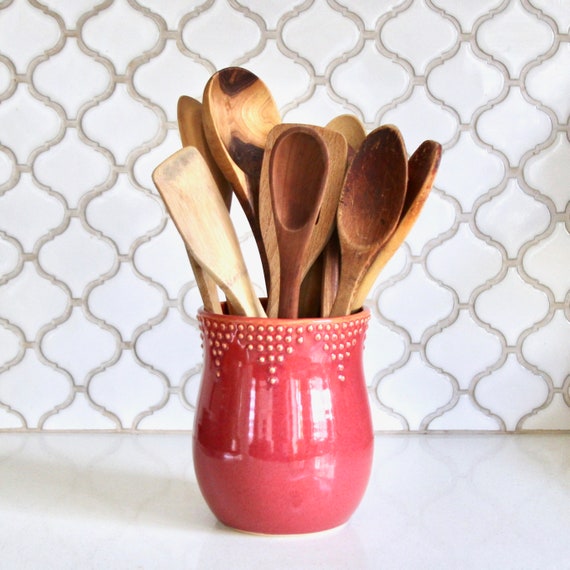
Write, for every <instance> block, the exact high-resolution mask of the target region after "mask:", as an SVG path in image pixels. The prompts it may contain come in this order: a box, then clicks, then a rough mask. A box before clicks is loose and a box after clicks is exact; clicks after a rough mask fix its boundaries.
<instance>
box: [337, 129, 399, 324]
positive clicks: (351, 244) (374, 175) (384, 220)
mask: <svg viewBox="0 0 570 570" xmlns="http://www.w3.org/2000/svg"><path fill="white" fill-rule="evenodd" d="M407 170H408V160H407V155H406V149H405V147H404V141H403V140H402V136H401V134H400V132H399V130H398V129H397V128H396V127H395V126H393V125H384V126H381V127H378V128H377V129H375V130H374V131H372V132H371V133H370V134H369V135H368V136H367V137H366V139H365V140H364V142H363V143H362V145H361V146H360V148H359V149H358V152H357V153H356V154H355V156H354V159H353V160H352V162H351V163H350V166H349V167H348V171H347V173H346V179H345V183H344V187H343V189H342V193H341V198H340V203H339V207H338V212H337V228H338V235H339V240H340V248H341V266H340V280H339V286H338V293H337V296H336V298H335V301H334V304H333V307H332V309H331V316H333V317H338V316H341V315H346V314H349V313H350V308H351V307H352V305H353V300H354V296H355V294H356V291H357V290H358V288H359V286H360V283H361V281H362V279H363V278H364V276H365V275H366V273H367V271H368V269H369V267H370V265H371V264H372V262H373V261H374V259H375V258H376V256H377V255H378V252H379V251H380V248H381V247H382V245H383V244H384V243H385V242H386V240H387V239H388V238H389V237H390V235H391V234H392V232H393V231H394V229H395V228H396V224H397V223H398V220H399V219H400V214H401V212H402V208H403V206H404V198H405V193H406V184H407Z"/></svg>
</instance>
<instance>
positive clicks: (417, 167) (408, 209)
mask: <svg viewBox="0 0 570 570" xmlns="http://www.w3.org/2000/svg"><path fill="white" fill-rule="evenodd" d="M440 161H441V145H440V144H439V143H437V142H435V141H431V140H427V141H424V142H423V143H422V144H421V145H420V146H419V147H418V148H417V150H416V151H415V152H414V154H412V156H411V157H410V160H409V161H408V187H407V190H406V199H405V201H404V208H403V210H402V214H401V216H400V221H399V223H398V225H397V227H396V230H395V231H394V233H393V234H392V235H391V236H390V238H389V239H388V241H387V242H386V243H385V244H384V246H383V247H382V249H381V250H380V253H379V254H378V256H377V257H376V259H375V260H374V261H373V263H372V265H371V266H370V269H369V270H368V272H367V273H366V276H365V277H364V279H363V280H362V282H361V284H360V286H359V287H358V290H357V292H356V294H355V295H354V299H353V301H352V305H351V307H350V308H351V311H355V310H357V309H359V308H360V307H362V305H363V303H364V301H365V300H366V297H367V296H368V293H369V291H370V289H371V288H372V286H373V285H374V282H375V281H376V278H377V277H378V274H379V273H380V271H382V269H383V268H384V266H385V265H386V263H388V261H389V260H390V259H391V258H392V256H393V255H394V253H396V251H397V249H398V248H399V247H400V245H402V243H403V242H404V240H405V239H406V236H407V235H408V233H409V232H410V230H411V229H412V227H413V226H414V224H415V223H416V220H417V219H418V217H419V215H420V212H421V211H422V208H423V206H424V204H425V202H426V200H427V198H428V196H429V193H430V191H431V188H432V186H433V182H434V180H435V176H436V174H437V170H438V168H439V163H440Z"/></svg>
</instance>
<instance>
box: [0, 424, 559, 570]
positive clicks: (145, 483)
mask: <svg viewBox="0 0 570 570" xmlns="http://www.w3.org/2000/svg"><path fill="white" fill-rule="evenodd" d="M569 536H570V435H566V434H555V435H548V434H544V435H474V434H473V435H378V436H377V437H376V449H375V460H374V469H373V473H372V478H371V481H370V484H369V486H368V490H367V494H366V495H365V497H364V500H363V502H362V504H361V505H360V507H359V509H358V511H357V512H356V513H355V515H354V516H353V517H352V519H351V520H350V522H349V523H348V524H347V525H345V526H344V527H342V528H339V529H335V530H333V531H329V532H326V533H321V534H317V535H308V536H297V537H260V536H253V535H247V534H243V533H238V532H234V531H232V530H229V529H227V528H225V527H223V526H222V525H220V524H219V523H217V522H216V520H215V519H214V517H213V515H211V513H210V511H209V510H208V508H207V506H206V505H205V503H204V501H203V499H202V496H201V494H200V491H199V489H198V486H197V483H196V479H195V477H194V471H193V466H192V454H191V436H190V435H189V434H148V435H140V434H139V435H128V434H85V433H82V434H71V433H68V434H40V433H38V434H30V433H28V434H23V433H22V434H15V433H11V434H1V435H0V559H1V564H0V566H1V567H2V568H9V569H18V570H28V569H30V570H31V569H33V570H36V569H37V568H42V569H44V570H49V569H52V568H53V569H57V570H66V569H74V570H76V569H79V568H81V569H82V570H90V569H99V568H101V569H102V568H105V569H106V570H114V569H121V570H123V569H130V568H141V569H145V570H147V569H163V568H164V569H169V570H176V569H178V568H181V569H182V568H183V569H192V568H198V569H202V568H204V569H208V570H210V569H217V568H220V569H227V568H232V569H241V568H243V569H248V570H250V569H256V568H272V569H281V568H282V569H288V570H290V569H297V568H298V569H302V570H307V569H312V568H314V569H318V568H323V569H325V568H326V569H327V570H334V569H344V568H346V569H350V570H360V569H363V570H366V569H368V568H370V569H377V568H388V569H390V568H397V569H404V568H414V569H418V568H421V569H426V568H429V569H431V568H434V569H435V568H437V569H444V568H453V569H464V568H477V569H478V570H479V569H487V568H493V569H494V568H497V569H510V568H516V569H540V570H547V569H555V568H556V569H559V568H560V569H561V568H569V567H570V564H569V563H568V560H569V558H568V537H569Z"/></svg>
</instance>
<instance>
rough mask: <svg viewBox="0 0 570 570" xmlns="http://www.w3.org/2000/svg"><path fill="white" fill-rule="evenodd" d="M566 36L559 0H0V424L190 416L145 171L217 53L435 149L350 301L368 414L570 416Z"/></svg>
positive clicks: (161, 239) (289, 96) (306, 97)
mask: <svg viewBox="0 0 570 570" xmlns="http://www.w3.org/2000/svg"><path fill="white" fill-rule="evenodd" d="M569 26H570V4H569V3H568V0H563V1H561V2H550V1H547V0H505V1H500V0H485V1H481V2H456V1H451V0H410V1H406V2H404V1H402V0H381V1H372V0H366V1H360V0H359V1H356V0H336V1H334V2H331V1H325V0H312V1H308V2H303V1H301V0H288V1H286V2H281V1H279V2H278V1H274V0H271V1H269V2H267V1H263V2H262V1H260V0H214V1H211V0H210V1H205V0H192V1H189V2H185V3H180V2H161V1H158V0H138V1H131V0H112V1H110V2H104V3H102V2H100V1H98V0H97V1H95V0H81V1H78V0H74V1H72V0H43V1H42V2H36V1H35V0H34V1H32V0H13V1H4V2H0V430H23V431H26V430H112V431H121V430H126V431H137V430H141V431H144V430H159V431H160V430H187V429H191V427H192V421H193V409H194V405H195V402H196V396H197V390H198V385H199V380H200V367H201V347H200V339H199V332H198V328H197V323H196V320H195V314H196V310H197V308H198V307H199V305H200V304H201V303H200V298H199V295H198V291H197V288H196V285H195V282H194V279H193V275H192V272H191V269H190V266H189V263H188V260H187V256H186V252H185V249H184V246H183V244H182V241H181V239H180V237H179V236H178V234H177V232H176V230H175V228H174V225H173V224H172V222H171V221H170V220H169V218H168V215H167V214H166V211H165V209H164V207H163V205H162V202H161V200H160V198H159V196H158V194H157V192H156V190H155V188H154V186H153V184H152V180H151V172H152V170H153V169H154V167H155V166H156V165H158V164H159V163H160V162H161V161H162V160H163V159H164V158H166V157H167V156H169V155H170V154H172V153H173V152H174V151H175V150H177V149H178V148H179V147H180V141H179V137H178V131H177V125H176V103H177V100H178V97H179V96H180V95H189V96H192V97H195V98H198V99H201V96H202V90H203V87H204V85H205V83H206V81H207V79H208V78H209V77H210V75H211V74H212V73H213V72H214V71H216V69H219V68H222V67H226V66H229V65H240V66H243V67H246V68H248V69H250V70H251V71H253V72H254V73H256V74H258V75H259V76H260V77H261V78H262V79H263V80H264V81H265V82H266V83H267V85H268V86H269V87H270V89H271V90H272V92H273V94H274V97H275V100H276V101H277V104H278V106H279V108H280V110H281V113H282V115H283V118H284V121H286V122H309V123H313V124H318V125H324V124H326V123H327V122H328V121H329V120H330V119H331V118H332V117H333V116H335V115H338V114H342V113H354V114H356V115H357V116H358V117H360V118H361V119H362V120H363V121H364V123H365V126H366V128H367V130H372V129H373V128H374V127H376V126H377V125H379V124H385V123H394V124H396V125H397V126H398V127H399V128H400V130H401V131H402V133H403V136H404V139H405V142H406V146H407V148H408V152H410V153H411V152H413V151H414V150H415V148H416V147H417V146H418V145H419V144H420V143H421V142H422V141H423V140H424V139H428V138H431V139H435V140H437V141H439V142H441V143H442V144H443V147H444V153H443V158H442V163H441V168H440V171H439V173H438V176H437V178H436V182H435V188H434V190H433V192H432V194H431V196H430V198H429V199H428V202H427V204H426V206H425V208H424V210H423V212H422V215H421V217H420V219H419V220H418V222H417V224H416V226H415V227H414V228H413V230H412V232H411V233H410V234H409V236H408V238H407V240H406V242H405V243H404V244H403V245H402V247H401V248H400V250H399V251H398V252H397V254H396V255H395V256H394V258H393V259H392V260H391V261H390V263H389V264H388V265H387V266H386V268H385V269H384V271H383V272H382V274H381V275H380V277H379V278H378V280H377V282H376V284H375V287H374V288H373V290H372V291H371V294H370V298H369V300H368V304H369V306H370V307H371V308H372V312H373V319H372V322H371V324H370V331H369V334H368V337H367V350H366V355H365V363H364V364H365V371H366V378H367V382H368V385H369V389H370V398H371V406H372V410H373V417H374V425H375V428H376V429H377V430H379V431H381V430H386V431H402V430H403V431H406V430H410V431H420V432H423V431H448V430H463V431H473V430H474V431H519V432H520V431H527V430H570V209H569V208H570V207H569V201H570V185H569V184H568V180H569V179H570V166H569V165H570V141H569V133H570V131H569V127H568V121H569V116H570V98H569V97H568V93H569V91H570V43H569V41H568V32H569ZM232 217H233V219H234V222H235V225H236V228H237V231H238V235H239V236H240V240H241V244H242V248H243V251H244V254H245V256H246V258H247V261H248V265H249V268H250V271H251V274H252V276H253V280H254V281H255V284H256V286H257V288H258V290H259V292H260V294H262V293H263V287H262V283H263V278H262V273H261V270H260V264H259V260H258V259H257V258H256V255H255V243H254V240H253V239H252V237H251V234H250V232H249V229H248V226H247V222H246V221H245V218H244V216H243V213H242V212H240V211H239V208H238V207H235V208H234V210H233V211H232Z"/></svg>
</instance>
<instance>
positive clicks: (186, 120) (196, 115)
mask: <svg viewBox="0 0 570 570" xmlns="http://www.w3.org/2000/svg"><path fill="white" fill-rule="evenodd" d="M178 131H179V132H180V140H181V142H182V146H193V147H196V148H197V149H198V150H199V151H200V154H201V155H202V157H203V158H204V160H205V161H206V163H207V164H208V167H209V169H210V172H211V173H212V176H213V177H214V180H215V182H216V186H217V188H218V190H219V192H220V194H221V196H222V198H223V200H224V202H225V204H226V207H227V209H228V210H229V209H230V205H231V201H232V188H231V186H230V184H229V182H228V181H227V180H226V179H225V177H224V175H223V174H222V172H221V171H220V169H219V168H218V165H217V164H216V162H215V160H214V157H213V156H212V153H211V152H210V149H209V147H208V143H207V142H206V136H205V135H204V128H203V124H202V103H200V102H199V101H197V100H196V99H194V98H192V97H187V96H186V95H183V96H182V97H180V98H179V99H178ZM186 251H187V252H188V258H189V260H190V265H191V267H192V271H193V272H194V277H195V279H196V284H197V286H198V290H199V291H200V296H201V297H202V302H203V303H204V309H205V310H206V311H209V312H211V313H221V312H222V305H221V303H220V299H219V297H218V287H217V285H216V282H215V281H214V280H213V279H212V278H211V277H210V275H208V273H207V272H205V271H204V270H203V269H202V268H201V267H200V265H199V264H198V262H197V261H196V260H195V259H194V258H193V257H192V255H191V254H190V252H189V251H188V249H187V250H186Z"/></svg>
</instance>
